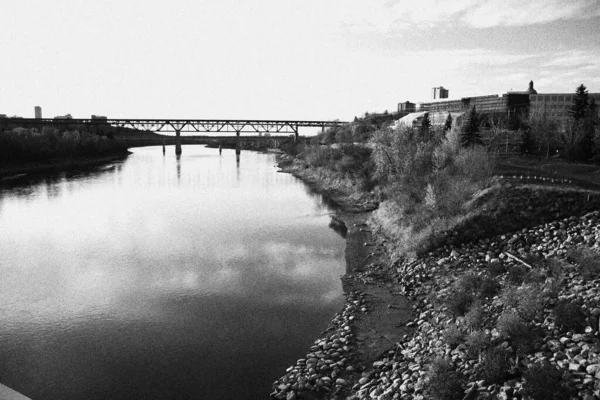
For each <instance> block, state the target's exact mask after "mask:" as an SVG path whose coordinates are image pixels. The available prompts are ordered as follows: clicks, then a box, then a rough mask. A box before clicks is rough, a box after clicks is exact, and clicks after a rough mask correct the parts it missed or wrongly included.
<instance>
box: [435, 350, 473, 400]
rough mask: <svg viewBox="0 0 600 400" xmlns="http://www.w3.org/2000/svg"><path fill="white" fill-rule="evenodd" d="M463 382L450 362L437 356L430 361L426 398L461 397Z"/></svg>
mask: <svg viewBox="0 0 600 400" xmlns="http://www.w3.org/2000/svg"><path fill="white" fill-rule="evenodd" d="M464 384H465V379H464V377H463V376H461V375H460V374H459V373H458V372H457V371H456V370H455V369H454V366H453V365H452V363H451V362H450V361H449V360H447V359H444V358H438V359H436V360H434V361H433V362H432V363H431V367H430V370H429V379H428V380H427V384H426V387H425V393H426V394H427V396H428V397H427V398H430V399H434V400H455V399H462V398H463V397H464V390H463V385H464Z"/></svg>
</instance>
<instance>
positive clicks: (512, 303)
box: [500, 285, 519, 310]
mask: <svg viewBox="0 0 600 400" xmlns="http://www.w3.org/2000/svg"><path fill="white" fill-rule="evenodd" d="M500 301H501V302H502V304H503V305H504V309H505V310H508V309H511V308H513V309H516V308H517V307H518V305H519V289H518V288H517V287H516V286H513V285H507V286H505V287H504V289H503V290H502V294H501V296H500Z"/></svg>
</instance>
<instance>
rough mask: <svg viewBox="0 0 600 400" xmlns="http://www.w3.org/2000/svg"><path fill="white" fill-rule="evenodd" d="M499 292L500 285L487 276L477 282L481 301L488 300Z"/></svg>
mask: <svg viewBox="0 0 600 400" xmlns="http://www.w3.org/2000/svg"><path fill="white" fill-rule="evenodd" d="M499 291H500V283H499V282H498V281H497V280H496V279H494V278H493V277H491V276H489V275H484V276H482V277H481V280H480V282H479V295H480V297H481V298H482V299H490V298H492V297H494V296H495V295H497V294H498V292H499Z"/></svg>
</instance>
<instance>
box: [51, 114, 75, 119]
mask: <svg viewBox="0 0 600 400" xmlns="http://www.w3.org/2000/svg"><path fill="white" fill-rule="evenodd" d="M54 119H73V117H72V116H71V114H67V115H57V116H56V117H54Z"/></svg>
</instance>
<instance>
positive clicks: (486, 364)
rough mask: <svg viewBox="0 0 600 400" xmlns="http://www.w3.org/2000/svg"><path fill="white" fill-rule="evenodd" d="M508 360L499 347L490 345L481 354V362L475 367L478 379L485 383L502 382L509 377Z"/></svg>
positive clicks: (504, 352)
mask: <svg viewBox="0 0 600 400" xmlns="http://www.w3.org/2000/svg"><path fill="white" fill-rule="evenodd" d="M509 369H510V360H509V358H508V354H507V353H506V351H505V350H504V349H502V348H501V347H492V348H491V349H487V350H485V351H484V352H483V353H482V354H481V362H480V363H479V365H478V366H477V368H476V369H475V371H476V375H477V378H478V379H483V380H484V381H485V382H486V383H487V384H493V383H502V382H504V381H505V380H506V379H507V378H509V377H510V372H509Z"/></svg>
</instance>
